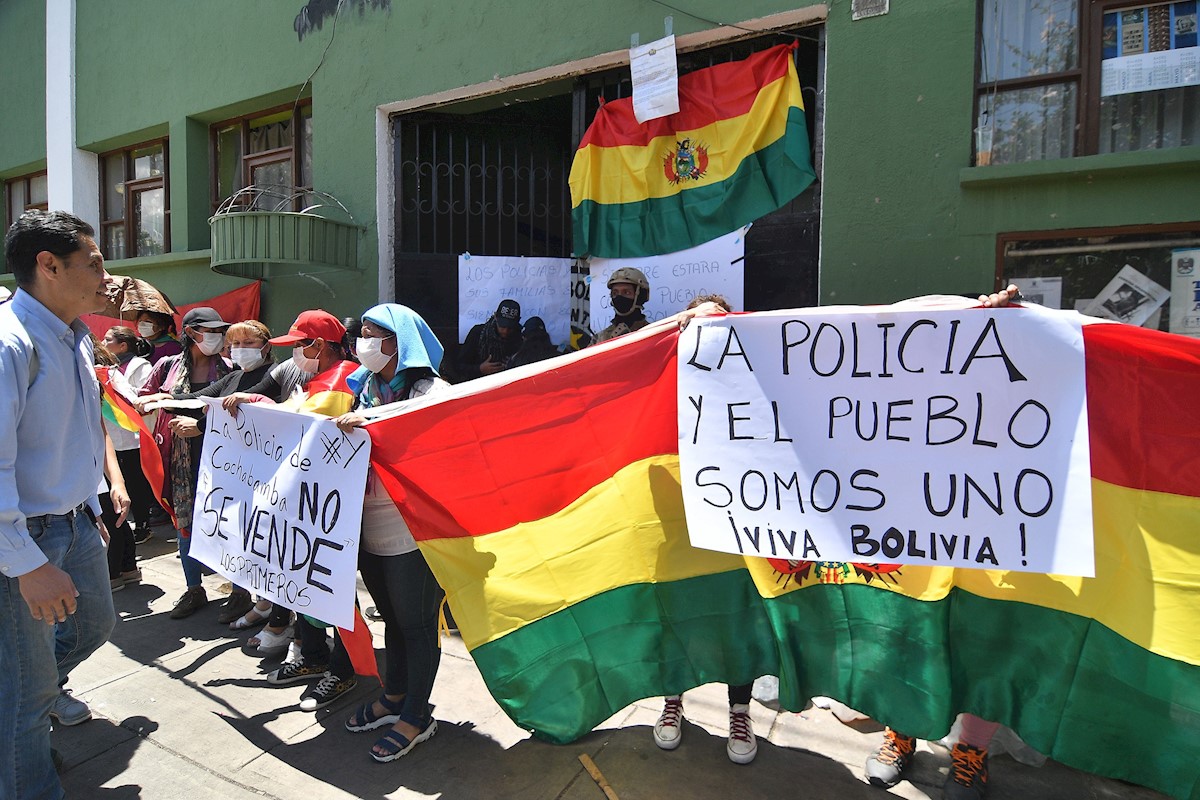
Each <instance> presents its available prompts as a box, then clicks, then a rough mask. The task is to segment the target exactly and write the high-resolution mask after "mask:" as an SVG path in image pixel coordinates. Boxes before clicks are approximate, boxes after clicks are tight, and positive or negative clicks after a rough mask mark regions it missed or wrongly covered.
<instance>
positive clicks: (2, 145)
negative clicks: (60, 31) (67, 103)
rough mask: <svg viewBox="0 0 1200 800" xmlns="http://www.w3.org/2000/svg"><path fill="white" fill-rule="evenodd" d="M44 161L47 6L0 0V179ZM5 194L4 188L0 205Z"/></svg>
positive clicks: (25, 0) (37, 167)
mask: <svg viewBox="0 0 1200 800" xmlns="http://www.w3.org/2000/svg"><path fill="white" fill-rule="evenodd" d="M45 164H46V11H45V3H43V2H28V0H2V1H0V180H3V179H4V178H11V177H14V176H16V175H24V174H26V173H29V172H36V171H38V170H41V169H43V168H44V167H45ZM3 203H4V195H3V193H2V192H0V205H3Z"/></svg>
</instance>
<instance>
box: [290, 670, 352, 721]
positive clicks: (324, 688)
mask: <svg viewBox="0 0 1200 800" xmlns="http://www.w3.org/2000/svg"><path fill="white" fill-rule="evenodd" d="M357 685H358V680H357V679H356V678H347V679H346V680H342V679H341V678H339V677H338V676H337V675H334V674H333V673H331V672H326V673H325V677H324V678H321V680H320V681H318V682H317V685H316V686H310V687H309V688H308V689H307V690H306V691H305V692H304V694H303V695H302V696H301V697H300V710H301V711H316V710H317V709H318V708H324V707H325V706H327V705H329V704H330V703H332V702H333V701H334V700H337V699H338V698H339V697H341V696H342V695H344V694H345V693H346V692H348V691H350V690H351V689H353V688H354V687H355V686H357Z"/></svg>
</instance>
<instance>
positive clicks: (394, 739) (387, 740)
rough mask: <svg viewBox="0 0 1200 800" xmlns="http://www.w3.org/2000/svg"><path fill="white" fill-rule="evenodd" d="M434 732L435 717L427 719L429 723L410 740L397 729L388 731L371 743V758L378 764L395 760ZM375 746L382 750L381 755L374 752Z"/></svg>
mask: <svg viewBox="0 0 1200 800" xmlns="http://www.w3.org/2000/svg"><path fill="white" fill-rule="evenodd" d="M435 733H437V720H436V719H431V720H429V724H428V725H426V726H425V729H424V730H422V731H421V732H420V733H418V734H417V735H416V736H415V737H413V739H412V741H409V739H408V738H406V737H405V736H404V734H402V733H400V732H399V731H395V730H391V731H388V732H387V733H385V734H384V735H383V736H382V737H381V738H380V739H379V741H377V742H376V743H375V744H374V745H372V747H371V758H373V759H375V760H376V761H378V762H379V763H380V764H386V763H387V762H389V761H395V760H396V759H397V758H400V757H401V756H406V755H408V752H409V751H410V750H412V749H413V748H414V747H416V746H417V745H419V744H420V743H421V742H423V741H425V740H426V739H428V738H429V737H431V736H433V735H434V734H435ZM376 747H378V748H379V749H380V750H383V751H384V752H383V755H380V754H379V753H376V752H375V748H376Z"/></svg>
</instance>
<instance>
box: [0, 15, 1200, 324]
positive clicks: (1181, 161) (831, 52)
mask: <svg viewBox="0 0 1200 800" xmlns="http://www.w3.org/2000/svg"><path fill="white" fill-rule="evenodd" d="M680 5H681V6H684V7H686V8H687V9H688V10H689V11H690V12H692V13H693V14H695V15H696V16H695V17H692V16H688V15H685V14H682V13H679V12H674V11H671V10H669V9H667V8H665V7H664V6H661V5H659V4H657V3H654V2H650V0H607V1H606V2H603V3H578V2H570V3H568V2H563V1H562V0H557V1H556V0H550V1H549V2H547V1H546V0H536V2H535V1H534V0H506V1H505V2H499V1H498V0H461V2H458V3H455V4H454V5H453V9H452V10H451V9H449V8H448V7H447V6H446V5H445V4H444V3H437V2H434V0H416V2H405V3H401V2H398V0H392V2H390V3H387V2H383V0H345V7H344V8H343V10H342V13H341V15H340V17H339V19H338V20H337V24H336V33H335V27H334V26H333V25H332V24H331V23H330V21H329V20H325V22H324V25H323V26H322V27H321V28H320V29H318V30H313V31H311V32H309V33H308V34H307V35H306V36H304V37H303V39H300V38H299V37H298V36H297V33H296V30H295V23H296V19H297V15H298V14H299V13H300V11H301V9H302V8H303V7H304V4H303V3H302V2H301V1H300V0H262V1H261V2H255V3H246V2H244V0H205V2H204V3H202V4H197V3H193V2H186V0H78V5H77V23H76V24H77V30H78V32H79V35H78V37H77V38H78V42H77V114H76V119H77V120H78V122H77V141H78V143H79V146H81V147H84V148H86V149H90V150H95V151H97V152H100V151H103V150H106V149H111V148H113V147H118V146H122V145H127V144H132V143H135V142H137V141H141V140H144V139H146V138H149V137H151V136H162V135H169V136H170V153H171V168H172V169H171V210H172V220H171V226H172V228H171V230H172V245H173V249H174V250H175V251H176V252H175V253H173V254H172V255H170V256H165V257H162V258H158V259H135V260H131V261H130V262H116V263H114V264H113V265H112V266H113V268H114V270H116V271H124V272H127V273H130V274H138V275H139V277H147V278H149V279H151V280H153V281H154V282H155V283H158V284H159V285H161V286H162V288H164V289H165V290H166V291H167V292H168V293H169V294H171V295H172V297H173V298H175V299H177V300H178V301H179V302H189V301H192V300H195V299H198V298H200V297H205V296H209V295H212V294H215V293H217V292H219V291H225V290H226V289H228V288H232V287H233V286H236V285H239V284H240V283H241V281H238V280H236V279H232V278H225V277H223V276H219V275H216V274H214V273H212V272H210V271H208V270H207V269H206V266H205V265H206V263H207V252H206V250H207V247H208V225H207V218H208V215H209V212H210V208H211V207H210V197H209V182H208V172H209V164H208V162H209V155H208V146H209V145H208V126H209V125H210V124H212V123H213V122H216V121H218V120H220V119H224V118H228V117H231V116H235V115H238V114H242V113H249V112H252V111H255V110H258V109H262V108H266V107H268V106H271V105H277V104H282V103H290V102H293V101H294V100H295V99H296V97H297V95H298V93H299V92H300V89H301V87H302V86H304V85H305V83H306V80H307V79H308V78H309V76H310V75H313V73H314V70H315V71H316V72H315V75H314V76H313V78H312V81H311V85H310V86H308V87H307V88H306V89H305V90H304V93H305V94H310V93H311V97H312V99H313V132H314V133H313V137H314V141H313V168H314V179H315V186H316V187H317V188H318V189H321V190H323V191H326V192H329V193H331V194H333V195H335V196H336V197H337V198H339V199H340V200H341V201H342V202H343V203H344V204H345V205H346V206H347V208H349V209H350V211H351V213H352V214H353V215H354V217H355V219H356V220H357V221H358V222H359V223H360V224H362V225H364V226H366V229H367V233H366V234H365V235H364V238H363V240H362V241H361V243H360V248H359V253H360V267H361V272H359V273H341V274H325V275H322V276H321V277H322V280H323V281H325V283H327V284H328V286H329V291H326V290H325V289H324V288H321V287H319V286H318V285H317V284H316V283H314V282H312V281H308V280H305V279H303V278H296V277H292V278H279V279H276V280H272V281H270V282H269V284H267V285H266V293H265V298H264V299H265V303H264V308H265V317H266V321H267V322H268V324H270V325H271V326H272V328H282V327H284V326H286V324H287V323H288V322H290V320H291V318H292V317H293V316H294V314H295V313H296V311H297V310H299V309H301V308H305V307H309V306H313V305H321V306H323V307H326V308H328V309H329V310H330V311H332V312H334V313H336V314H339V315H345V314H351V313H355V312H358V311H361V310H362V309H363V308H365V307H366V306H367V305H369V304H371V303H373V302H375V300H376V297H377V288H376V287H377V285H378V272H377V264H376V260H377V253H378V245H377V242H378V227H377V224H376V223H377V220H376V219H375V215H376V174H377V164H376V109H377V107H379V106H380V105H384V104H388V103H395V102H400V101H405V100H408V99H411V98H417V97H424V96H427V95H430V94H434V93H438V92H444V91H448V90H452V89H456V88H458V87H463V86H470V85H474V84H478V83H482V82H485V81H490V80H492V79H493V78H495V77H497V76H499V77H501V78H503V77H507V76H514V75H518V74H521V73H525V72H529V71H532V70H538V69H543V68H548V67H554V66H555V65H560V64H566V63H569V62H572V61H575V60H578V59H583V58H587V57H589V56H594V55H597V54H600V53H606V52H611V51H619V50H622V49H624V48H627V47H628V46H629V41H630V35H631V34H633V33H637V34H638V35H639V36H640V38H641V40H642V41H650V40H652V39H655V38H658V37H659V36H661V35H662V32H663V18H664V16H665V15H667V14H671V15H673V21H674V32H675V33H676V34H677V35H683V34H687V33H693V32H697V31H704V30H708V29H711V28H713V27H715V26H714V25H713V24H711V23H709V22H705V21H703V20H704V19H708V20H720V21H728V22H738V21H742V20H750V19H755V18H759V17H765V16H769V15H772V14H779V13H782V12H786V11H790V10H793V9H796V8H798V7H799V8H805V7H808V6H812V5H816V4H814V3H806V2H797V0H790V2H773V1H772V0H745V1H744V2H741V3H738V4H736V5H733V6H731V4H729V3H728V2H724V1H723V0H688V2H687V3H686V4H680ZM827 6H828V8H829V11H828V19H827V22H826V23H825V33H826V62H825V79H826V85H825V93H824V136H823V138H824V170H823V174H822V176H821V178H822V187H821V191H822V202H821V208H822V212H821V213H822V218H821V279H820V280H821V298H822V302H826V303H859V302H872V303H877V302H886V301H890V300H895V299H899V298H901V297H905V296H910V295H913V294H920V293H926V292H955V293H957V292H974V291H981V290H984V289H988V288H990V287H991V285H992V283H993V280H994V277H995V269H996V263H995V262H996V254H995V253H996V236H997V234H999V233H1004V232H1015V231H1043V230H1052V229H1068V228H1090V227H1099V226H1113V225H1135V224H1153V223H1166V222H1185V221H1196V220H1198V219H1200V182H1198V181H1197V178H1200V147H1189V148H1178V149H1174V150H1164V151H1156V152H1142V153H1131V154H1118V155H1109V156H1091V157H1086V158H1076V159H1066V160H1061V161H1053V162H1039V163H1034V164H1027V165H1011V166H992V167H981V168H973V167H971V166H970V158H971V131H972V128H973V126H974V120H973V118H972V110H973V90H974V86H973V80H974V59H975V4H974V3H972V2H969V1H968V0H920V2H911V1H909V2H897V3H892V4H891V11H890V12H889V13H888V14H886V15H884V16H880V17H875V18H870V19H863V20H857V21H855V20H852V19H851V8H850V3H848V2H830V3H827ZM43 8H44V7H43V4H42V2H41V0H4V2H0V54H3V55H0V59H2V61H0V63H2V64H3V65H4V67H5V69H4V70H3V72H2V73H0V81H2V83H0V87H3V89H4V95H3V100H2V101H0V102H2V103H3V110H4V113H0V134H2V135H3V140H4V142H5V146H6V150H5V152H3V153H0V175H11V174H13V170H14V169H16V168H18V167H20V166H22V165H28V164H29V163H32V162H36V161H37V160H38V159H39V158H42V157H44V144H41V147H40V148H39V144H40V143H41V140H42V139H44V122H42V121H41V120H43V119H44V105H43V104H42V98H41V95H40V88H41V85H42V83H41V81H42V79H41V78H40V77H39V76H40V75H41V72H42V68H41V66H40V60H41V56H40V54H35V53H34V50H36V49H38V48H40V47H42V41H44V40H40V39H39V38H38V37H37V36H29V35H26V34H17V35H14V34H13V33H11V30H10V29H11V28H12V27H14V24H12V23H10V21H13V23H19V24H20V25H22V26H29V25H33V24H34V23H36V22H37V19H38V16H39V14H41V15H43V17H44V10H41V9H43ZM731 15H736V19H731V18H730V17H731ZM42 26H43V27H44V23H42ZM35 27H36V26H35ZM331 39H332V43H331V41H330V40H331ZM16 43H19V44H20V45H22V46H25V45H29V47H28V48H27V49H26V50H25V51H24V52H23V53H22V55H21V57H20V58H16V57H14V55H13V52H14V51H13V47H12V46H9V45H12V44H16ZM318 65H320V66H319V69H318ZM10 66H13V67H16V68H17V69H18V73H16V75H17V77H15V78H14V77H10V75H12V74H14V73H11V72H10V71H9V69H8V68H9V67H10ZM33 73H36V74H33ZM14 107H16V108H19V109H21V111H22V112H25V110H26V109H29V112H28V114H24V113H23V114H21V115H20V116H22V117H25V116H28V117H29V119H21V120H19V121H16V122H14V121H13V116H14V115H13V113H11V112H12V109H13V108H14ZM38 125H41V128H39V127H37V126H38ZM10 138H11V140H12V143H13V144H12V146H11V147H9V140H10ZM188 252H190V253H191V255H188ZM390 267H391V265H390V264H388V265H384V268H385V269H390ZM400 295H401V296H400V299H401V300H403V299H404V298H403V292H402V289H401V291H400Z"/></svg>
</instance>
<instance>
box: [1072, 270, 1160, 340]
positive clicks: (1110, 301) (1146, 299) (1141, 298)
mask: <svg viewBox="0 0 1200 800" xmlns="http://www.w3.org/2000/svg"><path fill="white" fill-rule="evenodd" d="M1170 296H1171V290H1170V289H1168V288H1166V287H1165V286H1160V285H1159V284H1157V283H1155V282H1154V281H1152V280H1151V279H1150V278H1148V277H1146V276H1145V275H1143V274H1142V273H1140V272H1138V271H1137V270H1136V269H1134V268H1133V267H1132V266H1130V265H1129V264H1126V265H1125V266H1123V267H1121V271H1120V272H1118V273H1117V274H1116V275H1115V276H1114V277H1113V279H1112V280H1111V281H1109V282H1108V284H1107V285H1106V286H1105V287H1104V288H1103V289H1102V290H1101V291H1100V294H1098V295H1096V298H1095V299H1094V300H1092V302H1091V303H1089V304H1088V306H1087V308H1085V309H1084V310H1083V313H1084V314H1087V315H1088V316H1090V317H1100V318H1101V319H1111V320H1114V321H1116V322H1125V323H1127V324H1129V325H1142V324H1143V323H1145V322H1146V320H1148V319H1150V315H1151V314H1153V313H1154V312H1155V311H1156V310H1157V309H1158V307H1159V306H1161V305H1162V304H1163V303H1165V302H1167V298H1169V297H1170Z"/></svg>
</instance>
